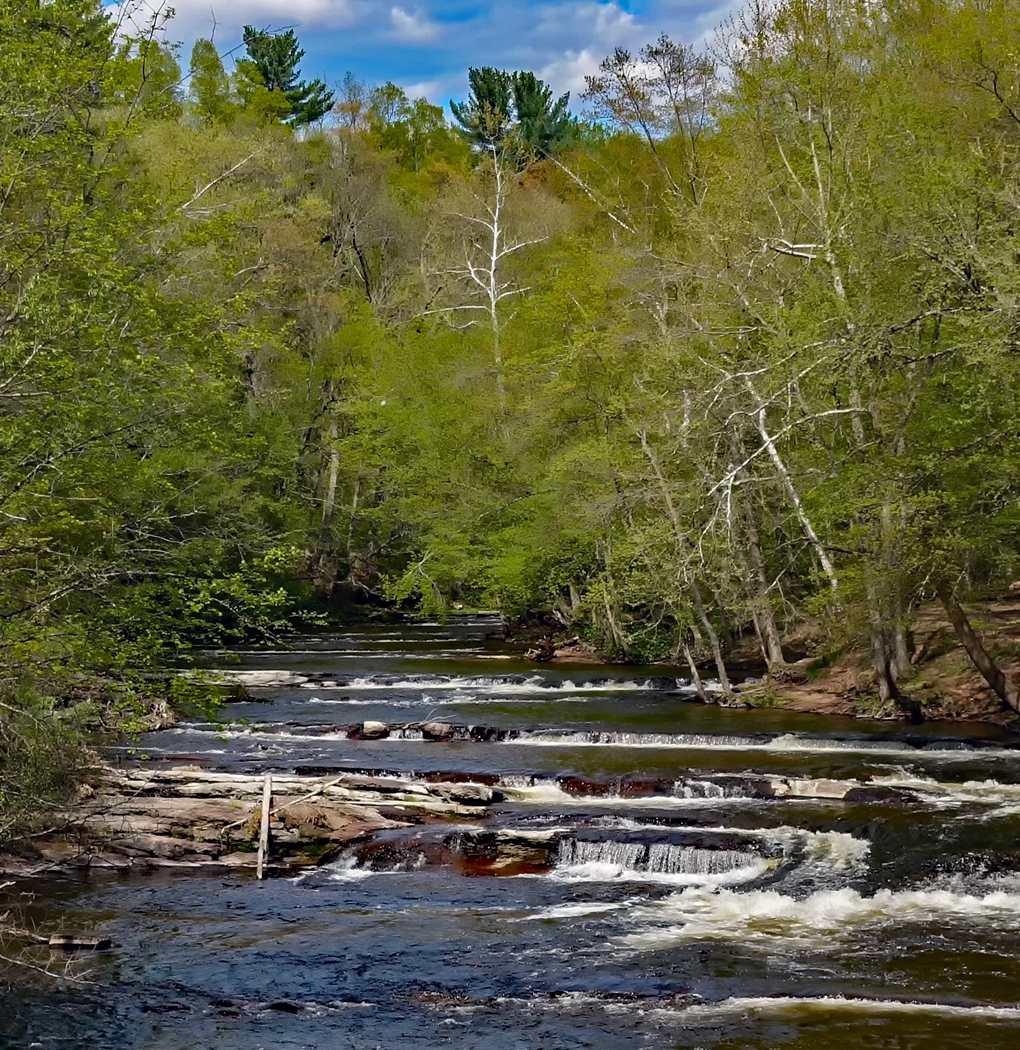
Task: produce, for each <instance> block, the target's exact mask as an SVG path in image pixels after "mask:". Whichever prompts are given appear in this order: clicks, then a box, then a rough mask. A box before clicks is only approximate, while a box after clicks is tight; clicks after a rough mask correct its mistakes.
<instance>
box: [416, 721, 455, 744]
mask: <svg viewBox="0 0 1020 1050" xmlns="http://www.w3.org/2000/svg"><path fill="white" fill-rule="evenodd" d="M453 733H454V726H453V725H451V724H450V723H449V722H422V724H421V735H422V736H423V737H424V738H425V739H426V740H451V739H453Z"/></svg>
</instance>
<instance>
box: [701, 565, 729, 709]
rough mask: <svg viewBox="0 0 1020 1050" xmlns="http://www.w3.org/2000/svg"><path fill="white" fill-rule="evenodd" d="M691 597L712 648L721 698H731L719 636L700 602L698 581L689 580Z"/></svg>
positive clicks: (703, 604) (702, 603)
mask: <svg viewBox="0 0 1020 1050" xmlns="http://www.w3.org/2000/svg"><path fill="white" fill-rule="evenodd" d="M691 597H692V598H693V599H694V608H695V610H696V611H697V613H698V619H699V620H700V621H701V626H702V627H704V628H705V634H707V635H708V641H709V644H710V645H711V646H712V655H713V656H714V657H715V667H716V671H717V672H718V674H719V684H720V685H721V686H722V691H723V696H725V697H726V698H727V699H730V698H732V696H733V687H732V686H731V685H730V676H729V675H728V674H727V673H726V663H725V661H724V660H723V654H722V646H721V645H720V644H719V636H718V635H717V634H716V633H715V628H714V627H713V626H712V621H711V620H710V619H709V618H708V615H707V614H706V613H705V603H704V602H703V601H702V600H701V589H700V588H699V587H698V581H697V580H695V579H693V578H692V579H691Z"/></svg>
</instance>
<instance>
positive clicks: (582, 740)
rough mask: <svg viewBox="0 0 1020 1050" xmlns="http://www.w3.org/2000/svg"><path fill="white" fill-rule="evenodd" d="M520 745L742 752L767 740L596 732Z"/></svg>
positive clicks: (524, 738) (541, 737) (546, 736)
mask: <svg viewBox="0 0 1020 1050" xmlns="http://www.w3.org/2000/svg"><path fill="white" fill-rule="evenodd" d="M515 742H516V743H521V744H567V745H570V744H595V745H616V746H618V747H686V748H718V749H720V750H738V751H743V750H745V749H747V748H758V747H764V746H766V745H767V744H768V742H769V738H768V737H753V736H724V735H721V734H713V733H625V732H617V731H603V730H597V729H589V730H583V731H579V732H555V731H551V730H549V731H539V732H533V733H521V735H520V736H519V737H518V738H517V740H516V741H515Z"/></svg>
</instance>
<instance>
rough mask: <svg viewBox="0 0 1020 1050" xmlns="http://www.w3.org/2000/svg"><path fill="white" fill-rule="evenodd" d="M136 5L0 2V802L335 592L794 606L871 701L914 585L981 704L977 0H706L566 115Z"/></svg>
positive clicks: (995, 18) (679, 643)
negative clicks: (732, 8)
mask: <svg viewBox="0 0 1020 1050" xmlns="http://www.w3.org/2000/svg"><path fill="white" fill-rule="evenodd" d="M164 30H165V33H164ZM172 37H173V25H172V23H170V24H169V25H168V26H163V25H160V24H156V23H154V24H153V25H152V26H151V27H150V31H149V32H147V33H144V34H143V35H142V36H140V37H130V36H126V35H124V33H123V32H122V30H121V28H120V27H117V26H115V25H113V24H111V22H110V21H109V20H108V17H107V14H106V13H105V12H104V9H103V8H102V6H101V4H100V3H99V0H0V664H2V697H0V711H2V716H0V750H2V752H3V760H4V765H3V770H2V771H0V793H2V799H0V805H2V808H3V809H4V812H5V814H8V813H15V812H17V811H20V810H22V809H31V808H32V807H35V806H37V805H38V804H40V802H42V801H45V800H47V799H50V798H53V797H56V796H59V793H60V791H61V790H63V788H64V787H65V786H66V784H68V783H70V782H72V781H73V779H74V777H75V776H77V775H78V774H79V773H80V772H81V769H82V767H83V764H84V763H86V761H87V755H86V754H85V753H84V752H83V751H82V750H81V749H80V748H78V747H76V746H73V745H74V744H75V742H76V741H77V740H78V739H79V736H78V734H79V733H81V732H83V731H86V730H87V731H93V730H95V729H97V728H102V727H106V728H120V727H123V726H125V725H126V726H128V728H130V727H131V726H132V725H138V724H141V722H142V720H143V719H144V718H145V717H147V712H148V711H149V710H150V708H151V705H152V703H153V701H154V700H162V701H165V702H171V703H173V702H175V701H183V700H185V699H187V697H186V696H184V695H183V693H184V691H185V687H184V686H183V685H182V684H181V681H180V680H179V679H178V678H176V677H174V676H173V675H164V674H161V673H160V669H162V668H166V667H168V666H170V665H171V664H172V662H173V661H174V660H175V659H177V658H179V657H180V656H181V655H182V654H183V653H186V652H187V651H188V650H189V649H190V648H193V647H195V646H199V645H208V644H219V643H223V642H229V641H231V640H237V639H240V638H246V637H267V636H268V637H272V636H276V635H279V634H280V633H281V632H285V631H286V630H288V629H290V628H292V627H302V626H310V625H315V624H317V623H323V622H327V620H328V619H329V617H331V616H341V617H342V616H345V615H349V614H350V610H351V609H352V608H353V607H354V606H356V605H358V604H359V603H360V604H362V605H365V604H371V603H376V604H386V603H389V604H396V605H399V606H400V607H402V608H405V609H420V610H423V611H425V612H428V613H430V614H431V613H443V612H444V611H445V610H447V609H448V608H449V607H450V606H451V605H452V604H453V603H455V602H457V603H462V604H465V605H473V606H484V607H490V608H498V609H499V610H501V611H502V612H503V613H504V614H505V615H506V616H507V617H508V618H509V619H511V620H513V619H520V618H524V617H527V616H536V615H540V616H544V617H545V618H546V620H547V621H548V622H550V623H552V622H555V623H558V624H559V625H560V626H562V628H563V630H564V631H569V632H570V633H576V634H580V635H582V636H583V637H585V638H587V639H588V640H590V641H592V642H593V643H595V644H596V645H597V646H598V647H599V648H600V649H601V650H602V651H603V652H604V653H605V654H607V655H608V656H610V657H613V658H618V659H629V660H656V659H664V658H668V657H673V658H674V659H676V660H678V661H679V662H680V663H684V662H685V661H701V660H705V659H708V660H711V661H712V663H713V665H714V666H713V669H712V670H711V672H710V673H711V674H712V675H713V676H714V677H718V678H720V680H721V681H722V682H723V684H724V687H725V686H726V683H727V677H726V666H725V664H726V657H727V647H728V645H729V644H730V643H731V640H732V639H733V638H734V637H735V636H736V635H740V634H744V635H745V636H746V635H750V636H752V637H757V638H758V639H760V645H761V649H762V652H763V653H764V656H765V659H766V660H767V662H768V664H769V665H770V666H780V665H782V664H783V663H784V660H786V659H787V657H788V655H789V654H787V653H784V648H783V646H784V640H785V639H786V638H787V637H788V635H789V634H790V633H791V632H792V631H793V630H794V629H795V628H796V627H797V625H798V624H800V623H802V622H804V620H805V619H807V618H811V619H812V620H813V621H814V622H816V623H817V624H821V625H822V628H821V629H822V630H823V631H824V633H825V635H826V639H827V645H828V646H829V647H830V648H831V649H832V650H839V649H840V648H846V647H852V646H867V647H870V651H871V652H872V654H873V665H874V683H875V684H874V689H875V692H876V694H877V695H878V696H879V697H881V699H882V700H884V701H887V702H888V703H890V704H892V705H896V704H898V703H906V702H907V700H906V699H905V698H908V697H909V688H908V687H907V686H905V684H904V683H906V682H907V681H908V679H909V676H910V674H911V664H910V638H909V631H910V623H911V614H912V610H913V609H915V608H916V607H917V605H918V603H920V602H922V601H926V600H933V599H935V598H938V599H939V600H941V602H942V603H943V604H944V606H945V608H946V610H947V613H948V615H949V617H950V619H951V620H952V622H953V623H954V625H955V626H956V627H957V629H958V632H959V633H960V637H961V639H962V640H963V642H964V643H965V644H966V645H967V647H968V652H969V653H970V655H971V657H972V658H973V659H974V660H975V662H976V664H977V665H978V667H979V669H980V670H981V671H982V673H983V674H984V675H985V677H986V678H987V679H988V681H989V683H990V685H991V687H992V688H993V689H995V691H996V693H997V694H998V695H999V697H1000V698H1001V700H1002V702H1003V704H1006V705H1010V706H1012V707H1014V708H1016V707H1018V705H1020V700H1018V696H1017V690H1016V686H1015V684H1014V683H1012V682H1011V680H1010V679H1009V678H1008V677H1007V676H1005V675H1004V674H1003V673H1002V671H1001V670H1000V669H999V667H998V665H997V664H996V662H995V659H993V655H990V654H989V653H988V652H987V651H986V650H985V649H984V648H983V647H982V645H981V641H980V638H979V637H978V635H977V634H976V633H974V632H973V631H972V630H971V629H970V627H969V624H968V622H967V620H966V614H965V613H964V612H963V609H962V606H961V604H960V603H961V602H963V601H965V600H970V599H974V598H983V597H989V596H995V595H1001V594H1004V593H1006V592H1007V591H1008V588H1009V584H1010V583H1011V582H1012V581H1014V580H1016V579H1017V578H1018V577H1020V566H1018V555H1020V411H1018V408H1020V402H1018V394H1020V267H1018V262H1020V236H1018V221H1017V216H1018V214H1020V212H1018V206H1020V64H1018V59H1017V55H1020V9H1018V5H1017V3H1016V2H1015V0H954V2H947V0H876V2H874V3H869V4H860V3H854V2H850V0H824V2H823V0H775V2H774V3H764V2H760V0H753V2H752V3H751V5H750V6H749V7H748V8H746V9H745V10H744V11H743V13H741V14H740V15H739V16H737V17H735V18H734V19H733V20H732V21H730V22H729V23H727V24H725V25H723V26H721V27H720V29H719V31H718V33H717V34H716V35H715V37H714V38H713V39H712V40H711V42H710V44H709V46H707V47H706V48H704V49H703V50H695V49H694V48H692V47H690V46H687V45H684V44H681V43H675V42H673V41H672V40H670V39H669V38H667V37H662V38H660V39H659V40H657V41H654V42H650V43H649V44H648V46H647V47H645V48H643V49H642V50H641V51H640V53H636V54H630V53H627V52H625V51H617V52H615V53H614V54H613V55H610V56H608V57H607V58H606V60H605V61H604V62H603V64H602V66H601V70H600V73H599V75H598V76H597V77H594V78H591V79H590V81H589V84H588V90H587V92H586V94H585V96H584V98H582V99H574V100H572V103H573V112H574V113H575V114H580V113H582V112H583V113H584V116H583V117H579V116H576V115H575V116H571V114H570V110H568V103H569V102H570V101H571V100H568V99H567V98H566V97H563V98H556V97H554V95H553V93H552V92H551V91H550V89H549V88H548V87H547V86H546V85H545V84H543V83H542V82H541V80H539V79H538V78H536V77H535V76H534V74H532V73H529V72H528V71H515V72H509V71H508V72H504V71H500V70H495V69H488V68H483V69H476V70H472V71H471V73H470V84H471V94H470V96H469V98H468V100H467V101H466V102H464V103H462V104H459V105H454V106H453V107H452V119H448V118H447V116H446V114H445V112H444V110H443V109H442V108H441V107H439V106H436V105H433V104H432V103H430V102H428V101H427V100H425V99H411V98H408V97H407V96H406V94H405V93H404V92H403V91H402V90H401V89H400V88H398V87H397V86H395V85H393V84H384V85H377V86H373V85H363V84H361V83H359V82H358V81H357V80H355V79H354V78H352V77H347V78H346V79H345V81H344V82H343V83H342V84H340V85H338V86H336V87H335V88H333V89H330V88H328V87H327V86H326V85H325V84H324V83H322V82H321V81H312V82H308V81H305V80H302V79H301V74H300V62H301V55H302V52H301V49H300V44H299V41H298V39H297V38H296V37H295V35H294V33H293V32H292V31H288V32H287V33H284V34H278V35H275V36H274V35H272V34H268V33H265V32H261V31H257V30H254V29H251V28H250V27H249V29H248V30H246V32H245V41H244V45H245V46H244V50H243V51H238V52H237V53H236V54H235V56H234V58H231V59H228V60H227V63H226V64H224V61H223V60H222V59H221V57H220V55H219V54H218V52H217V49H216V47H214V45H213V43H212V42H211V41H199V42H198V43H197V44H196V45H195V47H194V50H193V52H192V53H191V54H190V55H184V56H182V55H181V54H180V53H179V50H178V49H176V48H175V47H173V46H169V45H167V44H166V43H165V42H164V41H165V39H167V38H170V39H172ZM242 56H243V57H242ZM235 58H236V61H235V60H234V59H235ZM982 662H984V666H982ZM4 819H5V820H7V819H12V820H13V819H14V817H10V818H8V817H7V816H5V818H4Z"/></svg>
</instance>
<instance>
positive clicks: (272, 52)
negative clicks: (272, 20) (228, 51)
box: [244, 26, 334, 127]
mask: <svg viewBox="0 0 1020 1050" xmlns="http://www.w3.org/2000/svg"><path fill="white" fill-rule="evenodd" d="M244 46H245V48H246V49H247V51H248V56H249V58H250V59H251V61H252V62H253V63H254V65H255V68H256V69H257V70H258V72H259V75H260V76H261V77H262V80H263V82H264V84H265V87H266V89H267V90H268V91H270V92H272V91H281V92H283V94H284V95H285V96H286V98H287V101H288V103H289V104H290V116H289V117H287V121H288V123H290V124H291V125H293V126H294V127H301V126H302V125H304V124H313V123H314V122H315V121H317V120H319V119H321V118H322V117H323V116H324V115H325V114H326V113H327V112H328V111H329V109H330V107H331V106H332V105H333V99H334V94H333V92H332V91H330V90H329V89H328V88H327V87H326V84H325V82H324V81H322V80H313V81H311V83H309V82H308V81H305V80H298V63H299V62H300V61H301V59H302V58H303V57H304V54H305V52H304V49H303V48H301V47H300V46H299V45H298V41H297V37H296V36H295V35H294V30H293V29H288V30H287V31H286V32H283V33H270V32H268V31H267V30H265V29H255V28H254V27H253V26H245V27H244Z"/></svg>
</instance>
